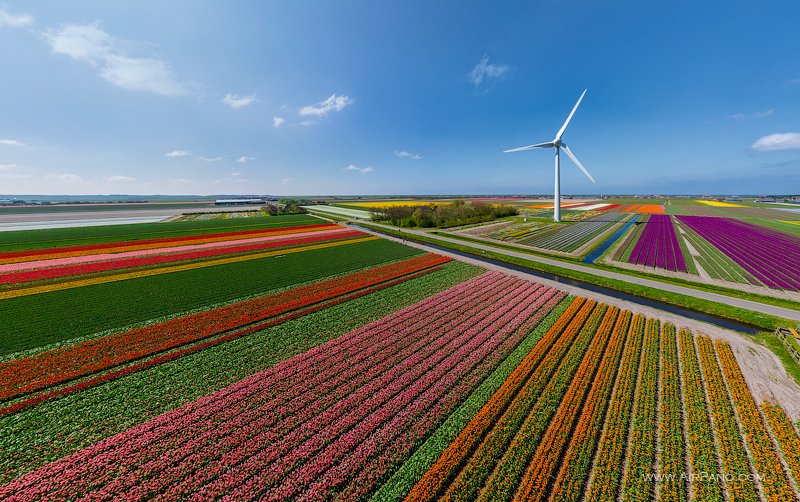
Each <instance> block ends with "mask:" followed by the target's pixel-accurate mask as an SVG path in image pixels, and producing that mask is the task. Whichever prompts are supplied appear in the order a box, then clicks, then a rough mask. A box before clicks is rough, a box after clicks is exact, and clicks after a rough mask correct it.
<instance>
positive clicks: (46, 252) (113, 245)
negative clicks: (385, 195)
mask: <svg viewBox="0 0 800 502" xmlns="http://www.w3.org/2000/svg"><path fill="white" fill-rule="evenodd" d="M334 228H341V227H339V226H338V225H333V224H331V223H318V224H314V225H295V226H290V227H275V228H260V229H256V230H238V231H235V232H218V233H213V234H201V235H183V236H179V237H161V238H158V239H141V240H133V241H124V242H106V243H102V244H85V245H81V246H65V247H49V248H44V249H26V250H23V251H3V252H0V263H16V262H21V261H28V260H41V259H47V258H49V257H55V256H68V255H70V256H78V255H85V254H92V253H95V252H109V250H112V251H114V252H116V251H123V250H125V249H126V248H128V249H131V248H132V249H144V248H145V247H146V248H158V247H166V246H172V245H174V244H177V243H183V244H191V243H196V242H201V241H202V242H212V241H221V240H226V239H236V238H240V237H243V236H254V235H281V234H288V233H296V232H306V231H313V230H328V229H334Z"/></svg>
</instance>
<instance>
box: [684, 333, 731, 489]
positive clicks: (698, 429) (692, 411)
mask: <svg viewBox="0 0 800 502" xmlns="http://www.w3.org/2000/svg"><path fill="white" fill-rule="evenodd" d="M678 341H679V342H680V343H679V345H680V352H681V377H682V382H681V383H682V390H683V401H684V403H683V406H684V408H683V409H684V410H685V414H686V436H687V437H688V439H689V467H690V469H691V474H692V475H698V476H699V475H700V474H701V473H705V474H707V475H708V478H707V479H705V480H702V481H700V482H696V483H692V484H691V490H692V492H693V493H692V495H693V496H694V498H695V499H697V500H714V501H720V502H721V501H723V500H725V496H724V495H723V492H722V485H721V484H720V482H719V477H720V470H719V460H718V458H717V449H716V446H715V445H714V432H713V430H712V428H711V420H710V418H709V414H708V407H707V406H706V397H705V393H704V392H703V380H702V377H701V373H700V364H699V363H698V361H697V350H696V349H695V346H694V335H692V333H691V332H689V331H687V330H681V331H680V333H679V334H678Z"/></svg>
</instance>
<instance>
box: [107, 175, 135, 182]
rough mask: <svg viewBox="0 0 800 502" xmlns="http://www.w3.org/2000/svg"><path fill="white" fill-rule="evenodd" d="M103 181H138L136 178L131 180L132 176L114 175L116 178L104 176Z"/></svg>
mask: <svg viewBox="0 0 800 502" xmlns="http://www.w3.org/2000/svg"><path fill="white" fill-rule="evenodd" d="M103 179H104V180H106V181H109V182H111V183H125V182H128V181H136V179H135V178H131V177H130V176H122V175H114V176H103Z"/></svg>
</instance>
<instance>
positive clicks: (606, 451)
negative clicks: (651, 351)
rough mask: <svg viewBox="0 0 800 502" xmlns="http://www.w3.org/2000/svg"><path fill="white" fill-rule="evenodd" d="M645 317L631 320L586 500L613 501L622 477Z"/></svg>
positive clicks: (637, 316) (642, 342)
mask: <svg viewBox="0 0 800 502" xmlns="http://www.w3.org/2000/svg"><path fill="white" fill-rule="evenodd" d="M644 325H645V318H644V317H642V316H641V315H636V316H634V317H633V320H632V321H631V328H630V333H629V334H628V344H627V346H626V347H625V354H624V355H623V357H622V362H621V363H620V369H619V376H618V377H617V382H616V383H615V385H614V394H613V395H612V396H611V404H610V406H609V408H608V413H607V414H606V423H605V429H604V430H603V434H602V435H601V436H600V442H599V443H598V445H597V453H596V454H595V461H594V470H593V473H592V476H591V478H590V482H589V485H588V486H587V488H586V499H587V500H616V499H617V492H618V491H619V486H620V480H621V478H622V463H623V460H624V455H625V446H626V445H627V441H628V426H629V423H630V419H631V412H632V409H633V401H634V395H635V392H636V379H637V376H638V375H639V367H640V361H641V355H642V345H643V344H644Z"/></svg>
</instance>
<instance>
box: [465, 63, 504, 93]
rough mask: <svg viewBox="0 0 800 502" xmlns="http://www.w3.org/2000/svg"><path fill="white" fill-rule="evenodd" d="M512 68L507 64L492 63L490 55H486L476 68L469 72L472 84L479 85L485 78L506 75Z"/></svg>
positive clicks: (489, 78)
mask: <svg viewBox="0 0 800 502" xmlns="http://www.w3.org/2000/svg"><path fill="white" fill-rule="evenodd" d="M510 69H511V67H510V66H508V65H507V64H493V63H490V62H489V56H487V55H484V56H483V57H482V58H481V60H480V61H479V62H478V64H476V65H475V68H473V69H472V71H471V72H469V81H470V82H472V85H474V86H475V87H478V86H479V85H481V84H482V83H483V82H484V81H485V80H486V81H488V80H495V79H498V78H500V77H502V76H504V75H505V74H507V73H508V71H509V70H510Z"/></svg>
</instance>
